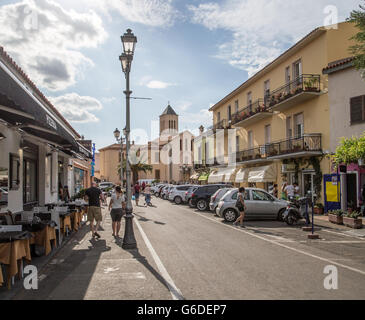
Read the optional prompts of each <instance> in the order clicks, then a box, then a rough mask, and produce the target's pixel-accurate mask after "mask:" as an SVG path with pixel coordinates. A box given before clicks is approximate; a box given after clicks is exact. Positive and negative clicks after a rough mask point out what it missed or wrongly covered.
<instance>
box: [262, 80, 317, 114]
mask: <svg viewBox="0 0 365 320" xmlns="http://www.w3.org/2000/svg"><path fill="white" fill-rule="evenodd" d="M320 91H321V76H320V75H315V74H303V75H301V76H300V77H298V78H297V79H295V80H293V81H291V82H289V83H287V84H286V85H284V86H282V87H280V88H279V89H277V90H275V91H273V92H271V93H270V94H268V95H266V96H265V99H264V103H265V105H266V106H268V107H269V108H273V107H275V106H276V105H278V104H281V103H282V102H284V101H286V100H288V99H291V98H293V97H295V96H298V95H300V94H302V93H319V92H320Z"/></svg>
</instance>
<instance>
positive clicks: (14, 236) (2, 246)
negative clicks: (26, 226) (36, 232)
mask: <svg viewBox="0 0 365 320" xmlns="http://www.w3.org/2000/svg"><path fill="white" fill-rule="evenodd" d="M30 241H31V234H30V233H29V232H27V231H19V232H1V233H0V264H3V265H5V266H6V268H7V279H6V280H7V283H8V288H9V289H10V288H11V279H13V277H14V276H15V275H17V274H18V275H19V278H20V272H22V270H23V268H22V265H23V259H25V260H26V262H27V263H30V262H31V260H32V259H31V253H30ZM19 262H21V266H19V265H18V263H19ZM3 283H4V276H3V273H2V269H1V268H0V286H2V285H3Z"/></svg>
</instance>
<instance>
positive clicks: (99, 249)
mask: <svg viewBox="0 0 365 320" xmlns="http://www.w3.org/2000/svg"><path fill="white" fill-rule="evenodd" d="M141 210H143V208H141V207H139V208H136V213H138V212H139V213H141ZM102 211H103V224H102V228H101V231H100V232H99V233H100V235H101V239H100V240H93V239H92V238H91V233H90V232H89V225H86V226H84V227H83V228H82V230H81V232H79V233H78V234H76V235H75V237H74V239H72V240H71V241H70V242H69V243H68V244H67V245H66V246H65V247H64V248H63V249H62V250H61V251H60V252H59V253H58V254H56V255H55V256H54V257H53V259H52V260H51V261H50V262H49V263H48V264H47V265H46V266H45V267H44V268H43V269H42V270H41V273H40V274H39V278H40V282H39V289H38V290H36V291H28V290H24V289H22V288H21V289H20V290H19V292H18V293H17V294H16V296H15V297H14V298H13V299H14V300H23V299H26V300H28V299H32V300H53V299H57V300H58V299H59V300H65V299H67V300H94V299H97V300H141V299H143V300H144V299H146V300H151V299H153V300H160V299H161V300H169V299H171V294H170V293H169V291H168V289H167V288H166V284H165V282H164V280H163V278H162V277H161V276H160V274H159V273H158V271H157V270H158V269H157V267H156V265H155V263H154V261H153V258H152V257H151V256H150V254H149V251H148V249H147V247H146V246H145V244H144V242H143V239H142V237H141V235H140V234H139V232H138V228H137V227H136V225H134V232H135V237H136V240H137V244H138V249H136V250H130V251H126V250H123V249H122V243H123V239H119V240H116V239H114V238H113V236H112V226H111V224H112V221H111V217H110V214H109V212H108V211H107V210H106V209H105V208H103V210H102ZM123 233H124V218H123V219H122V228H121V233H120V235H121V236H122V235H123Z"/></svg>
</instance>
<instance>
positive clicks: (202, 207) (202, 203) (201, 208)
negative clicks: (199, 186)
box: [196, 199, 208, 211]
mask: <svg viewBox="0 0 365 320" xmlns="http://www.w3.org/2000/svg"><path fill="white" fill-rule="evenodd" d="M196 207H197V208H198V210H199V211H205V210H207V208H208V203H207V202H206V201H205V200H204V199H201V200H199V201H198V202H197V203H196Z"/></svg>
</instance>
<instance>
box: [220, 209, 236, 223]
mask: <svg viewBox="0 0 365 320" xmlns="http://www.w3.org/2000/svg"><path fill="white" fill-rule="evenodd" d="M223 218H224V220H225V221H227V222H235V221H236V220H237V218H238V214H237V212H236V210H234V209H227V210H226V211H224V213H223Z"/></svg>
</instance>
